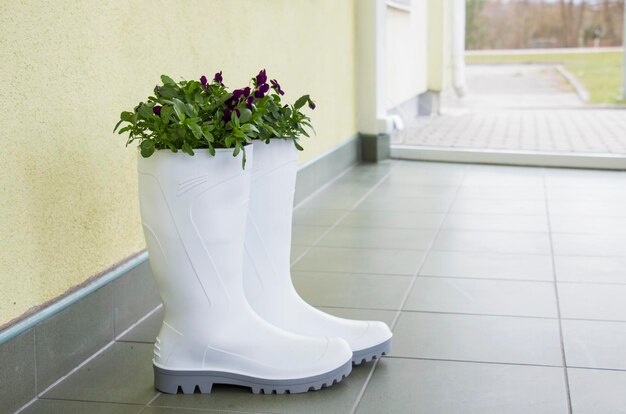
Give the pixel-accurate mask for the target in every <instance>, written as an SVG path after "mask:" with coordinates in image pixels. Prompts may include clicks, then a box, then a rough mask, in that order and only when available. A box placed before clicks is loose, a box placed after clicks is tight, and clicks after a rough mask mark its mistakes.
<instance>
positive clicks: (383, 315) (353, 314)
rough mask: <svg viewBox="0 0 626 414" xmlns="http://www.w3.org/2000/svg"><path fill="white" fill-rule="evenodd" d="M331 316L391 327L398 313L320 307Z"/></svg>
mask: <svg viewBox="0 0 626 414" xmlns="http://www.w3.org/2000/svg"><path fill="white" fill-rule="evenodd" d="M319 309H320V310H321V311H324V312H326V313H328V314H330V315H335V316H338V317H340V318H345V319H357V320H361V321H382V322H385V323H386V324H387V326H391V325H392V324H393V320H394V319H395V317H396V314H397V311H389V310H379V309H351V308H327V307H323V306H322V307H320V308H319Z"/></svg>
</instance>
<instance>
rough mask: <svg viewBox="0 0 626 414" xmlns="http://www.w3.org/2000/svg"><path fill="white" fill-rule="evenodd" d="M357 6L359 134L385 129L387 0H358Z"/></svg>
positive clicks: (357, 106)
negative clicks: (383, 126) (382, 125)
mask: <svg viewBox="0 0 626 414" xmlns="http://www.w3.org/2000/svg"><path fill="white" fill-rule="evenodd" d="M355 7H356V14H355V15H356V29H355V30H356V33H355V37H356V101H357V102H356V109H357V128H358V130H359V133H361V134H368V135H376V134H378V133H379V132H385V131H384V128H382V127H381V122H380V121H382V122H383V123H384V122H385V120H386V114H387V110H386V108H385V83H384V80H385V48H384V46H385V12H386V7H387V5H386V2H385V0H358V1H356V2H355Z"/></svg>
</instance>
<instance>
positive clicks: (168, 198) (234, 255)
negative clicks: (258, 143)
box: [138, 146, 352, 394]
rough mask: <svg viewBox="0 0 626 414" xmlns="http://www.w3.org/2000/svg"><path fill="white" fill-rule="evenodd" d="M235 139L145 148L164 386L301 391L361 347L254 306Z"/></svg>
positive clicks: (244, 186)
mask: <svg viewBox="0 0 626 414" xmlns="http://www.w3.org/2000/svg"><path fill="white" fill-rule="evenodd" d="M246 151H247V156H248V167H247V168H246V170H242V168H241V155H240V156H238V157H233V156H232V149H228V150H219V149H218V150H216V154H215V156H214V157H213V156H211V155H210V154H209V153H208V151H206V150H196V151H195V155H194V156H193V157H192V156H189V155H187V154H184V153H182V152H180V153H172V152H170V151H157V152H156V153H155V154H154V155H153V156H151V157H150V158H142V157H141V156H140V157H139V162H138V169H139V200H140V205H141V218H142V223H143V229H144V234H145V237H146V243H147V247H148V252H149V258H150V265H151V267H152V271H153V273H154V276H155V278H156V281H157V285H158V288H159V291H160V293H161V298H162V300H163V304H164V310H165V312H164V320H163V325H162V327H161V330H160V332H159V336H158V337H157V339H156V343H155V346H154V360H153V363H154V375H155V387H156V388H157V389H159V390H160V391H163V392H167V393H176V392H177V391H178V390H179V389H181V390H182V392H183V393H193V392H194V391H195V390H196V389H199V391H200V392H202V393H209V392H210V391H211V387H212V385H213V384H215V383H219V384H235V385H242V386H247V387H251V388H252V391H253V392H254V393H266V394H269V393H273V392H276V393H280V394H282V393H285V392H291V393H298V392H306V391H308V390H310V389H320V388H322V387H325V386H330V385H332V384H334V383H335V382H338V381H341V379H343V378H344V377H345V376H347V375H348V374H349V373H350V370H351V363H350V361H351V357H352V353H351V350H350V347H349V346H348V344H347V343H346V342H345V341H344V340H342V339H340V338H325V337H318V338H313V337H305V336H301V335H296V334H294V333H291V332H287V331H285V330H282V329H279V328H277V327H275V326H273V325H271V324H270V323H268V322H266V321H265V320H264V319H262V318H261V317H260V316H259V315H258V314H257V313H255V312H254V310H253V309H252V308H251V307H250V305H249V303H248V302H247V300H246V297H245V293H244V290H243V285H242V261H243V239H244V235H245V227H246V214H247V211H248V199H249V194H250V178H251V167H252V165H253V159H252V158H253V157H252V155H253V154H252V153H253V151H252V146H248V147H246Z"/></svg>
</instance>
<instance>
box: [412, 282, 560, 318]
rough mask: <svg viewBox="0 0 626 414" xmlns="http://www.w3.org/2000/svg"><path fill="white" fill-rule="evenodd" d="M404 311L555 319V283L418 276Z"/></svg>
mask: <svg viewBox="0 0 626 414" xmlns="http://www.w3.org/2000/svg"><path fill="white" fill-rule="evenodd" d="M404 309H405V310H412V311H430V312H452V313H475V314H483V315H512V316H536V317H548V318H556V317H557V309H556V297H555V294H554V286H553V284H552V283H546V282H525V281H524V282H522V281H511V280H482V279H456V278H455V279H450V278H441V277H434V278H433V277H423V276H422V277H419V278H417V280H416V282H415V285H413V290H412V291H411V294H410V295H409V298H408V300H407V302H406V305H405V306H404Z"/></svg>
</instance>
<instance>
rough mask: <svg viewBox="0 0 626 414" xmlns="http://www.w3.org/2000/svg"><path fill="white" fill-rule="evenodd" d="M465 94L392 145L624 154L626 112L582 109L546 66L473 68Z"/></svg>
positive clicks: (446, 101)
mask: <svg viewBox="0 0 626 414" xmlns="http://www.w3.org/2000/svg"><path fill="white" fill-rule="evenodd" d="M467 82H468V94H467V96H466V97H465V98H463V99H458V98H454V97H452V96H447V97H444V101H443V113H442V115H441V116H439V117H420V118H416V119H411V120H409V121H408V122H407V127H406V129H405V130H404V131H402V132H400V133H399V134H397V135H396V136H394V137H393V143H395V144H403V145H418V146H430V147H445V148H472V149H490V150H522V151H541V152H565V153H603V154H626V110H622V109H604V108H593V107H590V106H586V105H584V104H583V103H582V102H581V101H580V100H579V99H578V97H577V95H576V94H575V93H574V92H573V91H572V90H571V88H570V87H569V85H568V84H567V83H566V82H565V81H564V79H563V78H562V77H561V75H560V74H559V73H558V72H557V71H556V69H555V67H553V66H545V65H472V66H468V68H467Z"/></svg>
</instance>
